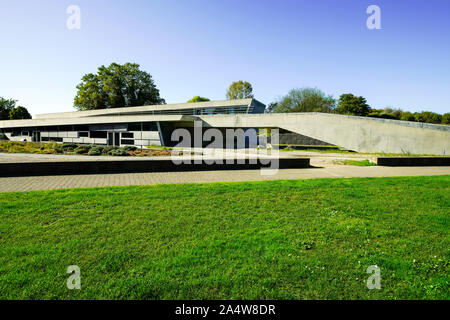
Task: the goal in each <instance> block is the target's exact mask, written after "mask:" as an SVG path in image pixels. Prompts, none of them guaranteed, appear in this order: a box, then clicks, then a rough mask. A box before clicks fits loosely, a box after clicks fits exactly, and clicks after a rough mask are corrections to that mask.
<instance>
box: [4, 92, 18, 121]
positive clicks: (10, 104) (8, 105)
mask: <svg viewBox="0 0 450 320" xmlns="http://www.w3.org/2000/svg"><path fill="white" fill-rule="evenodd" d="M16 102H17V101H16V100H13V99H4V98H2V97H0V120H8V119H9V112H10V111H11V110H12V109H13V108H14V107H15V106H16Z"/></svg>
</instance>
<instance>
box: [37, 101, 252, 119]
mask: <svg viewBox="0 0 450 320" xmlns="http://www.w3.org/2000/svg"><path fill="white" fill-rule="evenodd" d="M253 101H256V102H257V103H260V102H259V101H257V100H256V99H253V98H248V99H236V100H217V101H205V102H194V103H175V104H162V105H148V106H139V107H124V108H108V109H99V110H88V111H73V112H59V113H46V114H37V115H35V116H34V117H33V119H55V118H58V119H61V118H86V117H99V116H103V115H104V116H106V115H108V114H117V113H130V112H149V111H153V110H155V111H165V110H183V109H204V108H214V107H229V106H250V105H251V104H252V103H254V102H253Z"/></svg>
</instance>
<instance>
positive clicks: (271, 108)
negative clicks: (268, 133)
mask: <svg viewBox="0 0 450 320" xmlns="http://www.w3.org/2000/svg"><path fill="white" fill-rule="evenodd" d="M277 106H278V102H271V103H269V104H268V105H267V107H266V110H264V111H265V113H272V112H275V109H276V108H277Z"/></svg>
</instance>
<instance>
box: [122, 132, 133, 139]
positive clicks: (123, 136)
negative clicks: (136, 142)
mask: <svg viewBox="0 0 450 320" xmlns="http://www.w3.org/2000/svg"><path fill="white" fill-rule="evenodd" d="M122 138H131V139H133V138H134V133H133V132H122Z"/></svg>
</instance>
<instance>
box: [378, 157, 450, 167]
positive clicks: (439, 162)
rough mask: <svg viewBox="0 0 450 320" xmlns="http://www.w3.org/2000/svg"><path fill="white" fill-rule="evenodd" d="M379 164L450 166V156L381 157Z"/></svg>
mask: <svg viewBox="0 0 450 320" xmlns="http://www.w3.org/2000/svg"><path fill="white" fill-rule="evenodd" d="M377 164H378V165H379V166H389V167H424V166H430V167H431V166H436V167H438V166H450V157H379V158H378V159H377Z"/></svg>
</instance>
